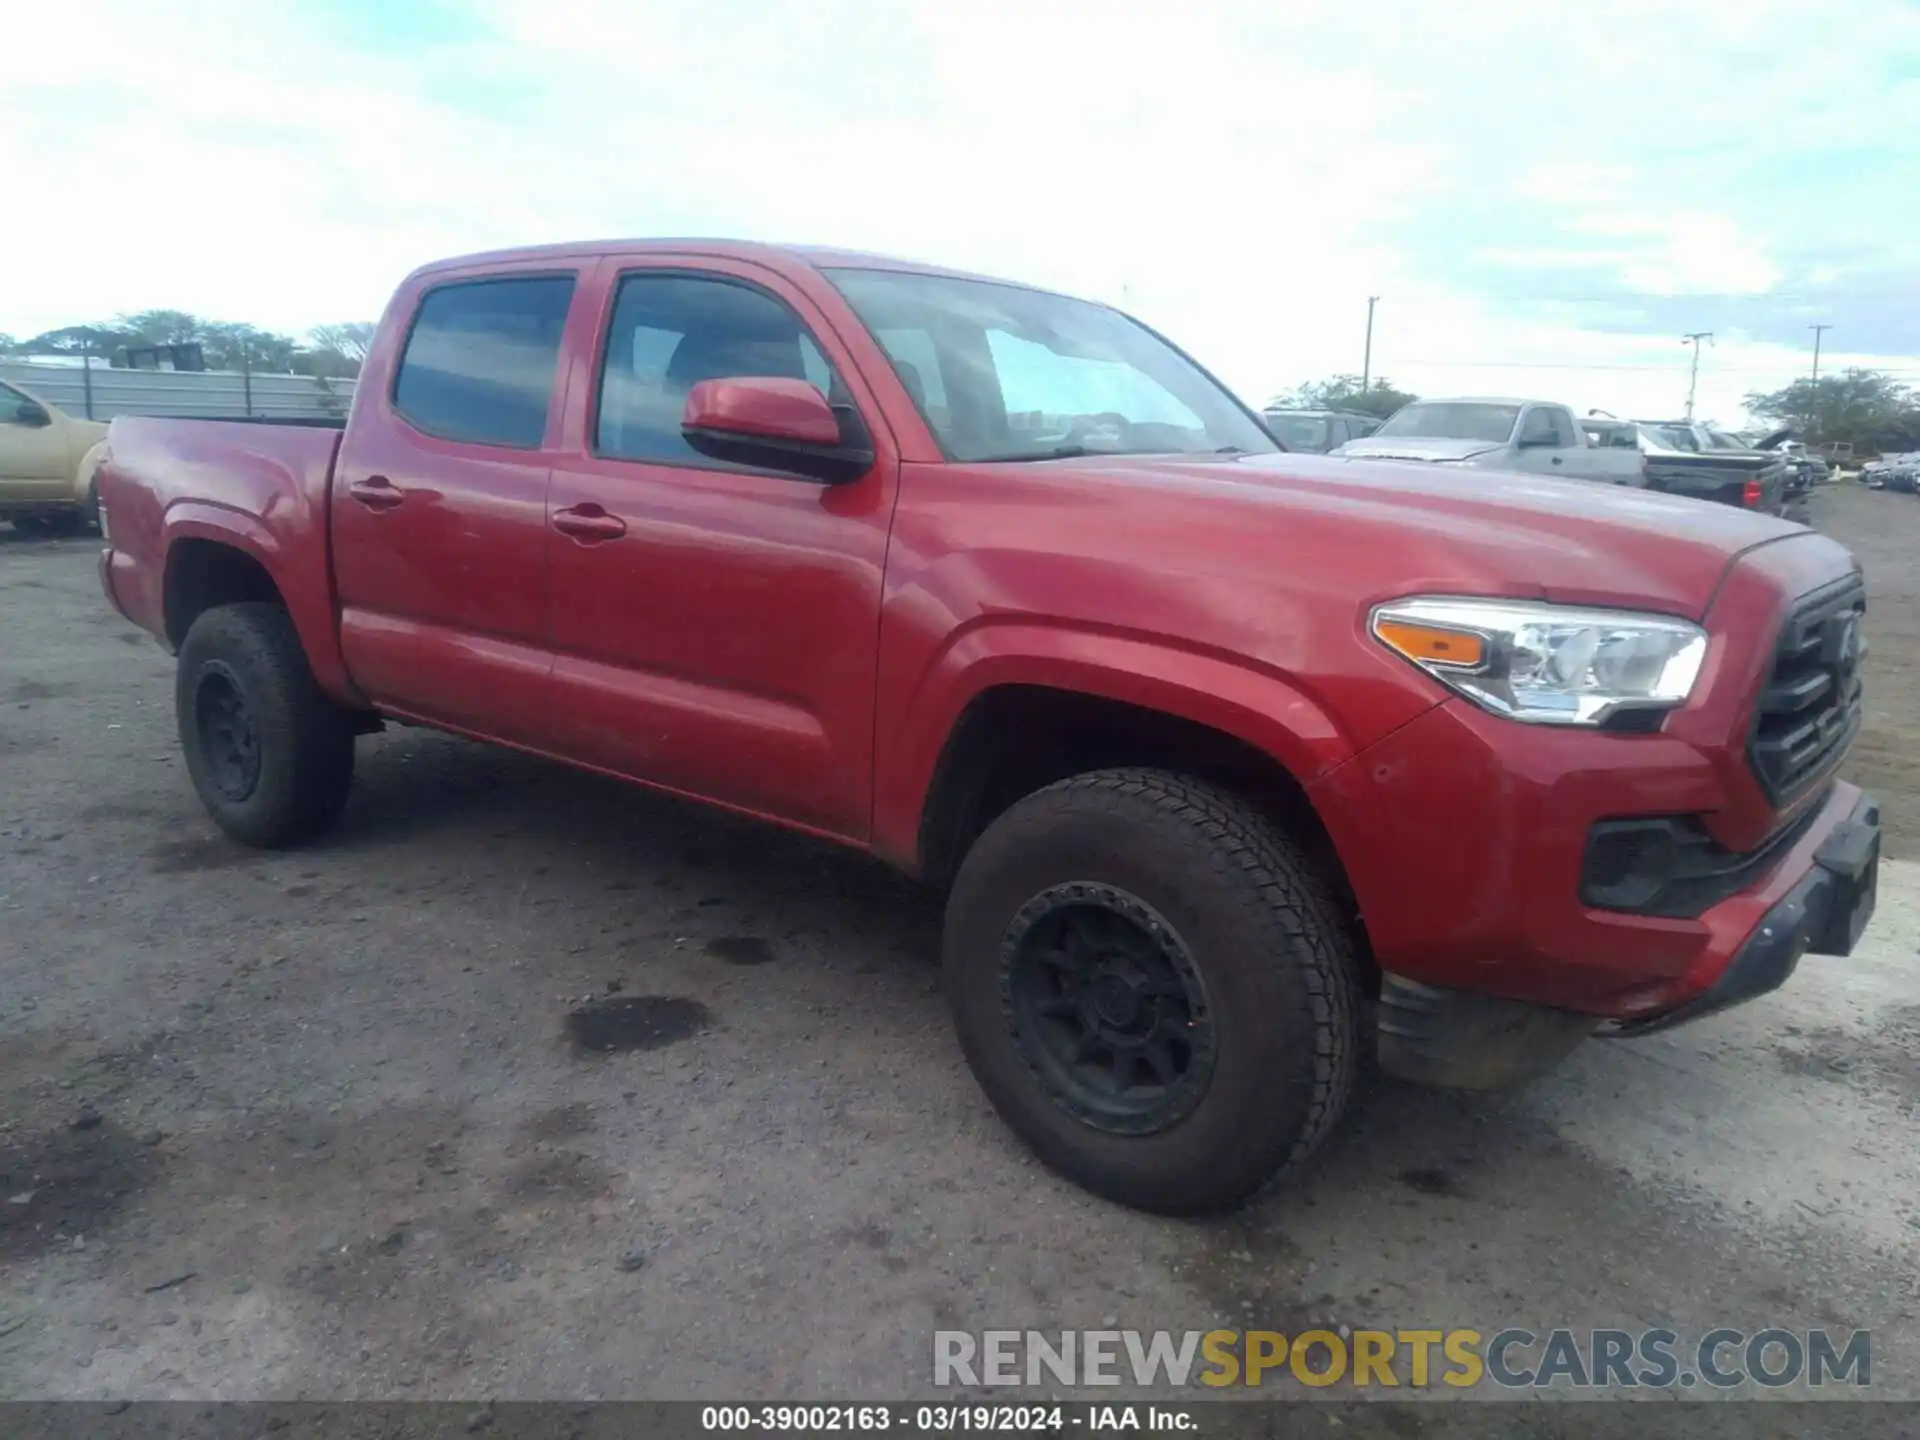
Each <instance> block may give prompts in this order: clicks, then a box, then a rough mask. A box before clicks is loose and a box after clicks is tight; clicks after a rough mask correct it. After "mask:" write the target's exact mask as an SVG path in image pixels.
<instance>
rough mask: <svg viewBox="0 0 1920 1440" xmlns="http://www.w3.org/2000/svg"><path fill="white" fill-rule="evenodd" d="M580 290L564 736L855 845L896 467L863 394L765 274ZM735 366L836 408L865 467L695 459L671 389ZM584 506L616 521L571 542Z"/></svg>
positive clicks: (563, 628) (782, 283) (650, 266)
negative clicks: (812, 475) (802, 472)
mask: <svg viewBox="0 0 1920 1440" xmlns="http://www.w3.org/2000/svg"><path fill="white" fill-rule="evenodd" d="M696 267H697V268H696ZM596 283H597V285H598V287H599V288H600V291H601V293H600V294H599V296H598V298H597V299H596V307H597V308H598V309H599V311H600V313H602V314H603V315H604V316H605V322H604V325H603V328H602V333H601V338H600V341H599V343H598V345H597V346H596V347H595V350H594V352H593V353H594V356H595V359H594V362H593V363H592V364H591V366H582V367H581V368H582V369H584V370H585V374H584V376H583V377H582V379H581V380H579V381H576V389H577V390H578V391H579V392H580V393H579V394H577V395H576V397H575V398H574V399H573V400H572V401H570V403H569V406H568V414H569V423H570V424H571V425H577V426H578V435H577V438H575V437H572V436H570V442H571V443H570V444H569V446H568V452H569V453H567V454H566V455H564V456H562V457H560V458H559V459H558V460H557V462H556V464H555V468H554V478H553V487H552V492H551V495H550V497H549V504H548V510H549V518H550V523H551V528H550V529H549V532H548V536H547V541H546V544H547V548H548V552H549V554H550V556H551V561H550V563H551V567H552V574H553V612H552V613H553V628H552V636H553V642H552V643H553V648H554V652H555V661H554V724H555V726H556V727H557V733H558V737H559V742H558V743H559V748H560V749H561V750H563V751H564V752H565V753H567V754H569V755H571V756H573V757H575V758H577V759H581V760H585V761H587V762H588V763H590V764H594V765H599V766H602V767H604V768H606V769H609V770H612V771H615V772H617V773H620V774H623V775H627V776H631V777H632V778H634V779H637V780H643V781H647V782H650V783H653V784H656V785H661V786H665V787H668V788H671V789H674V790H679V791H682V792H686V793H689V794H694V795H698V796H701V797H703V798H706V799H710V800H718V801H721V802H723V803H726V804H731V805H736V806H740V807H742V808H745V809H749V810H753V811H755V812H758V813H761V814H766V815H771V816H775V817H777V818H780V819H783V820H787V821H790V822H795V823H798V824H802V825H805V826H808V827H810V828H814V829H818V830H822V831H826V832H829V833H832V834H836V835H841V836H844V837H847V838H851V839H861V838H864V837H865V836H866V835H867V833H868V830H869V826H870V810H871V783H872V758H873V701H874V682H875V665H876V661H877V654H878V643H879V620H880V595H881V580H882V572H883V567H884V564H885V560H886V547H887V531H888V527H889V525H890V523H891V519H892V510H893V500H894V495H895V493H896V486H897V482H898V469H899V466H898V463H897V460H896V452H895V451H894V448H893V443H892V440H891V437H890V435H889V433H888V431H887V429H886V427H885V425H884V422H883V421H882V419H881V416H880V412H879V407H878V405H877V404H876V403H875V401H874V399H873V396H872V394H871V392H869V391H868V390H867V389H866V388H865V385H864V382H863V381H862V380H861V377H860V376H859V374H858V372H857V370H856V369H855V368H854V365H853V363H852V360H851V357H850V356H849V355H848V354H847V353H846V351H845V349H844V348H843V346H842V344H841V342H840V339H839V338H838V337H837V336H836V335H835V334H834V333H833V331H832V329H831V327H830V326H829V325H828V324H827V323H826V321H825V319H824V317H823V316H822V315H821V313H820V312H819V311H818V309H817V308H816V307H815V306H814V305H813V304H812V303H811V302H810V301H809V299H808V298H807V297H806V296H805V295H804V294H802V293H801V292H800V290H799V289H798V288H797V287H796V286H794V285H793V284H791V283H790V282H789V281H787V280H786V279H785V278H783V277H782V276H779V275H776V274H774V273H773V272H771V271H768V270H763V269H761V268H760V267H758V266H754V265H750V264H746V263H743V262H741V263H736V262H730V261H719V260H714V259H710V258H702V259H700V260H699V261H697V262H691V263H690V262H688V261H676V260H675V259H674V258H673V257H668V256H662V257H658V258H657V259H656V258H652V257H649V258H648V259H647V260H645V261H636V262H632V263H625V264H617V263H614V262H609V263H608V265H607V267H606V270H605V272H604V274H603V275H602V277H601V278H600V280H599V281H597V282H596ZM751 375H762V376H765V375H772V376H784V377H787V378H792V379H804V380H808V381H811V382H813V383H814V384H815V385H816V386H818V387H819V388H820V389H821V391H822V392H823V393H825V394H826V396H827V398H828V399H829V400H830V401H832V402H834V403H835V404H836V405H844V406H850V407H852V409H853V411H854V412H855V413H857V414H858V415H859V416H860V417H861V423H863V424H864V426H865V428H866V430H867V432H868V433H869V435H870V436H871V438H872V441H873V444H874V448H875V451H876V452H877V455H878V460H877V462H876V464H875V465H874V467H873V469H872V470H870V471H869V472H868V473H867V474H866V475H865V476H863V477H861V478H859V479H856V480H852V481H849V482H846V483H843V484H838V485H825V484H821V483H820V482H818V481H816V480H811V479H807V478H804V477H801V476H797V475H792V474H785V473H780V472H777V471H773V470H761V469H754V468H750V467H746V466H742V465H735V464H730V463H727V462H724V461H719V460H714V459H710V458H708V457H706V456H703V455H701V454H698V453H696V452H695V451H694V450H693V449H692V448H691V447H690V446H689V445H688V444H687V442H686V440H685V439H684V438H683V437H682V435H681V433H680V417H681V413H682V410H683V407H684V405H685V403H686V398H687V392H688V391H689V390H690V389H691V387H692V386H693V385H694V384H695V383H697V382H698V381H701V380H711V379H721V378H726V377H731V376H751ZM929 398H930V399H931V397H929ZM582 514H585V515H589V516H593V517H596V521H595V523H596V526H597V527H598V528H599V529H600V530H602V531H603V532H615V533H613V534H612V535H611V538H598V537H594V536H583V535H580V534H579V533H577V532H578V527H577V526H574V525H572V524H571V519H570V517H575V516H579V515H582ZM563 527H565V528H563ZM568 528H570V529H573V530H574V531H575V533H572V534H569V533H566V529H568Z"/></svg>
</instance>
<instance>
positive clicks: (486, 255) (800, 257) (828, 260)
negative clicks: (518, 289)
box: [413, 236, 1097, 303]
mask: <svg viewBox="0 0 1920 1440" xmlns="http://www.w3.org/2000/svg"><path fill="white" fill-rule="evenodd" d="M609 255H613V256H623V255H697V256H702V257H705V258H709V259H716V260H744V261H748V262H751V263H755V264H759V265H764V266H766V267H767V268H768V269H771V270H782V271H784V270H792V269H794V268H805V269H810V270H892V271H896V272H899V273H901V274H907V275H937V276H941V277H943V278H945V279H949V280H978V281H984V282H986V283H988V284H992V285H1011V286H1014V287H1015V288H1017V289H1021V290H1041V289H1043V288H1044V287H1041V286H1038V285H1026V284H1022V283H1021V282H1020V281H1018V280H1007V279H1004V278H1002V277H1000V276H997V275H979V274H975V273H973V272H971V271H967V270H956V269H953V268H951V267H949V266H945V265H936V264H933V263H931V262H929V261H924V260H908V259H904V258H902V257H900V256H897V255H877V254H872V253H869V252H867V251H863V250H842V249H837V248H834V247H832V246H825V245H780V244H771V243H766V242H762V241H757V240H726V239H718V238H712V237H699V236H688V237H671V238H653V239H644V240H618V239H615V240H579V241H567V242H564V243H561V244H557V245H521V246H515V247H513V248H511V249H505V250H482V251H476V252H474V253H472V254H468V255H453V256H449V257H447V258H446V259H443V260H434V261H431V262H430V263H428V264H426V265H422V266H420V267H419V268H418V269H416V270H415V271H414V272H413V273H414V275H416V276H425V275H433V274H437V273H439V272H441V271H447V270H467V269H472V268H475V267H482V266H487V265H510V264H524V263H525V262H527V261H541V260H552V261H580V260H596V259H600V258H602V257H605V256H609ZM1096 303H1097V302H1096Z"/></svg>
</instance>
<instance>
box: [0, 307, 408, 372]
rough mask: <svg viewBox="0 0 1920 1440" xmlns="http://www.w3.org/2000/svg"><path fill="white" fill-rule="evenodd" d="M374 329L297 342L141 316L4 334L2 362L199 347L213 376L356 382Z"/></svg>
mask: <svg viewBox="0 0 1920 1440" xmlns="http://www.w3.org/2000/svg"><path fill="white" fill-rule="evenodd" d="M373 328H374V327H373V324H372V322H371V321H358V320H356V321H350V322H347V323H345V324H339V325H316V326H314V328H313V329H311V330H309V331H308V332H307V333H306V335H305V336H304V337H300V338H295V337H294V336H291V335H282V334H280V333H278V332H277V331H273V330H263V329H261V328H260V327H259V326H257V325H247V324H242V323H236V322H233V321H226V320H209V319H207V318H206V317H205V316H202V315H192V314H189V313H188V312H187V311H185V310H140V311H136V312H134V313H132V314H128V315H116V316H114V317H113V318H112V319H111V320H107V321H103V322H102V323H100V324H97V325H68V326H64V327H62V328H61V329H58V330H48V331H46V332H45V333H44V334H40V335H34V336H31V337H30V338H28V339H24V340H16V339H15V338H14V337H12V336H10V335H4V334H0V355H11V356H19V357H22V358H30V357H32V356H35V355H89V356H92V357H93V358H94V359H96V360H100V361H103V362H105V363H107V364H109V365H125V364H126V363H127V351H128V350H129V349H137V348H139V347H141V346H147V345H198V346H199V347H200V353H201V356H202V358H203V359H204V360H205V361H206V365H207V368H208V369H209V370H252V371H254V372H255V373H256V374H279V375H317V376H320V377H322V378H324V379H329V380H345V379H351V378H353V377H354V376H356V375H358V374H359V373H360V366H361V364H362V362H364V361H365V360H366V358H367V347H368V346H369V345H370V344H372V343H373Z"/></svg>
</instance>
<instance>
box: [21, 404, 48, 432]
mask: <svg viewBox="0 0 1920 1440" xmlns="http://www.w3.org/2000/svg"><path fill="white" fill-rule="evenodd" d="M13 419H14V423H15V424H16V425H25V426H26V427H27V428H28V429H31V430H38V429H40V428H41V427H42V426H45V425H51V424H52V423H53V416H51V415H49V414H48V413H47V407H46V406H44V405H36V404H35V403H34V402H33V401H31V400H23V401H21V402H20V405H19V408H17V409H16V410H15V411H14V412H13Z"/></svg>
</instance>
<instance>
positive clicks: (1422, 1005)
mask: <svg viewBox="0 0 1920 1440" xmlns="http://www.w3.org/2000/svg"><path fill="white" fill-rule="evenodd" d="M1836 788H1839V787H1836ZM1844 788H1845V790H1846V792H1847V793H1846V794H1845V795H1843V796H1841V797H1839V798H1840V799H1842V800H1843V801H1845V802H1847V803H1848V804H1849V805H1850V808H1849V809H1848V810H1847V812H1846V818H1845V819H1844V820H1841V821H1839V822H1837V823H1832V822H1830V821H1829V817H1827V816H1826V815H1824V814H1823V815H1822V817H1821V821H1822V825H1821V826H1818V827H1816V831H1817V834H1816V836H1815V837H1814V838H1812V839H1811V840H1810V841H1809V842H1808V843H1810V844H1811V847H1812V848H1811V851H1810V852H1809V851H1808V850H1807V849H1806V848H1805V846H1804V845H1799V846H1796V847H1795V852H1796V853H1795V854H1793V855H1790V856H1789V857H1788V859H1787V861H1786V862H1785V863H1784V864H1783V865H1782V867H1781V869H1782V872H1783V873H1782V875H1781V876H1778V877H1776V883H1775V884H1773V885H1771V886H1769V887H1768V893H1772V892H1773V891H1775V890H1777V889H1778V888H1779V883H1782V882H1784V883H1785V884H1786V885H1787V888H1786V890H1785V893H1784V894H1780V895H1779V896H1778V898H1776V899H1773V900H1772V901H1771V903H1769V904H1767V906H1766V908H1765V909H1764V911H1762V912H1761V914H1760V916H1759V919H1758V921H1757V922H1755V923H1754V924H1753V925H1752V926H1751V928H1750V929H1749V930H1748V931H1747V933H1746V934H1745V936H1744V938H1743V939H1742V940H1741V941H1740V942H1739V945H1738V947H1737V948H1736V949H1735V950H1734V951H1733V954H1732V958H1731V959H1729V960H1727V961H1726V962H1725V963H1724V964H1723V965H1721V966H1720V968H1719V969H1718V971H1717V973H1715V974H1714V976H1713V978H1712V979H1711V980H1710V981H1709V982H1708V983H1707V984H1706V986H1705V988H1704V989H1702V990H1700V991H1699V992H1698V993H1697V994H1695V995H1693V997H1692V998H1691V999H1688V1000H1684V1001H1682V1002H1680V1003H1679V1004H1676V1005H1674V1006H1672V1007H1670V1008H1668V1009H1666V1010H1663V1011H1660V1012H1658V1013H1655V1014H1649V1015H1641V1016H1638V1017H1635V1018H1633V1019H1627V1020H1612V1021H1599V1022H1596V1021H1595V1019H1594V1017H1593V1016H1591V1015H1585V1014H1581V1013H1580V1012H1578V1011H1573V1010H1564V1009H1558V1008H1555V1007H1552V1006H1548V1005H1540V1004H1533V1003H1530V1002H1527V1001H1523V1000H1510V999H1504V998H1501V997H1498V996H1491V995H1482V994H1475V993H1473V992H1471V991H1467V990H1458V989H1449V988H1446V987H1441V986H1434V985H1427V984H1423V983H1421V982H1419V981H1417V980H1410V979H1408V978H1407V977H1405V976H1402V975H1395V974H1392V973H1388V974H1386V975H1384V976H1383V977H1382V983H1381V994H1380V1033H1379V1042H1378V1043H1379V1058H1380V1066H1381V1068H1382V1069H1383V1070H1385V1071H1386V1072H1387V1073H1388V1074H1390V1075H1397V1076H1399V1077H1400V1078H1402V1079H1405V1080H1413V1081H1416V1082H1419V1083H1421V1084H1426V1085H1437V1086H1445V1087H1449V1088H1456V1089H1468V1090H1491V1089H1498V1088H1502V1087H1505V1086H1510V1085H1516V1084H1520V1083H1522V1082H1524V1081H1526V1080H1530V1079H1532V1078H1534V1077H1535V1076H1537V1075H1539V1074H1542V1073H1543V1072H1545V1071H1547V1070H1549V1069H1551V1068H1552V1067H1553V1066H1554V1065H1556V1064H1558V1063H1559V1062H1560V1061H1561V1060H1562V1059H1564V1058H1565V1057H1566V1056H1567V1054H1568V1053H1569V1052H1570V1051H1571V1050H1572V1049H1573V1048H1574V1047H1575V1046H1576V1045H1578V1044H1579V1043H1580V1041H1581V1040H1583V1039H1585V1038H1586V1037H1587V1036H1589V1035H1597V1036H1603V1037H1607V1038H1629V1037H1633V1036H1637V1035H1648V1034H1652V1033H1654V1032H1655V1031H1660V1030H1669V1029H1672V1028H1673V1027H1674V1026H1676V1025H1684V1024H1686V1023H1688V1022H1689V1021H1693V1020H1698V1019H1701V1018H1702V1017H1704V1016H1707V1015H1713V1014H1716V1013H1718V1012H1719V1011H1722V1010H1726V1009H1730V1008H1731V1007H1733V1006H1735V1005H1739V1004H1742V1003H1743V1002H1745V1001H1748V1000H1752V999H1755V998H1756V997H1758V996H1761V995H1765V994H1767V993H1768V992H1769V991H1772V990H1777V989H1779V988H1780V987H1781V986H1782V985H1784V984H1786V982H1787V980H1788V979H1789V978H1790V977H1791V976H1792V975H1793V972H1794V970H1795V968H1796V967H1797V966H1798V965H1799V963H1800V957H1801V956H1802V955H1809V954H1810V955H1848V954H1851V953H1852V952H1853V947H1854V946H1855V945H1856V944H1858V943H1859V940H1860V936H1861V933H1862V932H1863V931H1864V930H1865V929H1866V927H1867V922H1868V921H1869V920H1870V919H1872V918H1873V910H1874V904H1875V901H1876V899H1877V898H1878V895H1879V870H1880V808H1879V806H1878V805H1876V804H1875V803H1874V802H1873V801H1872V799H1870V798H1869V797H1868V796H1866V795H1863V794H1861V793H1860V792H1859V791H1857V790H1854V789H1853V787H1851V786H1847V787H1844ZM1739 898H1744V897H1739ZM1728 903H1729V904H1730V905H1731V904H1733V903H1735V902H1733V901H1729V902H1728Z"/></svg>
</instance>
